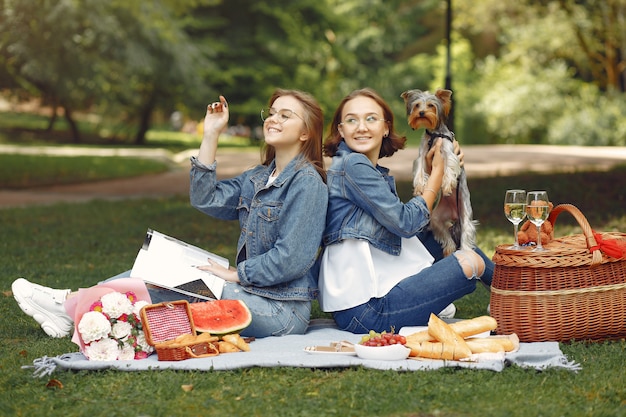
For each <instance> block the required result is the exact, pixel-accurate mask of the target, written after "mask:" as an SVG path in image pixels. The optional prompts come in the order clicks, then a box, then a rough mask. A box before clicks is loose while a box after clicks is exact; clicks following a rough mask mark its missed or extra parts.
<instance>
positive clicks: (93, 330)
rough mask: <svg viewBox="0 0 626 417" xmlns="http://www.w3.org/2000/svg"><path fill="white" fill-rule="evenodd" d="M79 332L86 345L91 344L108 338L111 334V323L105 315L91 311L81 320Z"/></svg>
mask: <svg viewBox="0 0 626 417" xmlns="http://www.w3.org/2000/svg"><path fill="white" fill-rule="evenodd" d="M78 332H79V333H80V336H81V337H82V339H83V342H84V343H91V342H94V341H96V340H100V339H102V338H105V337H108V335H109V333H110V332H111V323H110V322H109V320H108V319H107V318H106V316H105V315H104V314H102V313H99V312H97V311H89V312H87V313H85V314H84V315H83V317H82V318H81V319H80V322H79V323H78Z"/></svg>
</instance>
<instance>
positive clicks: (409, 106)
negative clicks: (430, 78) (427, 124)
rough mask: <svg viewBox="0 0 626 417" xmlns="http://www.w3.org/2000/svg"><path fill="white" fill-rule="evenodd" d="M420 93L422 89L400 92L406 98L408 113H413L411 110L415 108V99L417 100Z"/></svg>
mask: <svg viewBox="0 0 626 417" xmlns="http://www.w3.org/2000/svg"><path fill="white" fill-rule="evenodd" d="M420 94H422V91H421V90H406V91H405V92H404V93H402V94H400V97H402V99H404V104H405V106H406V114H407V115H409V114H411V111H412V110H413V108H412V107H413V100H415V97H417V96H419V95H420Z"/></svg>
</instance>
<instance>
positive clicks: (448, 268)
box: [333, 232, 494, 333]
mask: <svg viewBox="0 0 626 417" xmlns="http://www.w3.org/2000/svg"><path fill="white" fill-rule="evenodd" d="M419 238H420V240H421V241H422V243H423V244H424V245H425V246H426V248H427V249H428V250H429V252H430V253H431V254H432V255H433V257H434V258H435V263H434V264H433V265H432V266H431V267H429V268H426V269H423V270H422V271H420V272H419V273H418V274H416V275H413V276H410V277H408V278H405V279H404V280H402V281H401V282H399V283H398V284H397V285H396V286H395V287H393V288H392V289H391V291H389V292H388V293H387V294H386V295H385V296H384V297H381V298H372V299H370V300H369V301H368V302H366V303H363V304H361V305H359V306H356V307H352V308H349V309H347V310H342V311H336V312H334V313H333V317H334V319H335V321H336V322H337V325H338V326H339V328H340V329H341V330H347V331H349V332H352V333H367V332H369V331H370V330H375V331H379V332H380V331H383V330H387V331H390V330H391V329H392V328H393V329H395V331H399V330H400V328H402V327H405V326H425V325H427V324H428V319H429V317H430V314H431V313H435V314H437V313H439V312H440V311H442V310H443V309H444V308H445V307H447V306H448V304H450V303H452V302H454V301H455V300H458V299H459V298H461V297H463V296H464V295H467V294H470V293H472V292H473V291H474V290H475V289H476V282H477V281H478V280H480V281H482V282H483V283H484V284H485V285H487V286H490V285H491V279H492V277H493V270H494V264H493V262H492V261H491V259H489V258H488V257H487V256H486V255H485V254H484V253H483V252H482V251H481V250H480V249H478V248H476V249H475V253H476V254H478V255H479V256H480V258H482V260H483V262H484V270H482V265H477V264H476V263H475V262H474V259H473V254H471V253H470V254H469V255H470V256H468V254H466V253H464V252H463V251H457V252H455V253H454V254H453V255H452V256H448V257H446V258H443V252H442V249H441V246H440V245H439V243H438V242H437V241H436V240H435V239H434V237H433V235H432V233H430V232H427V233H425V234H424V235H420V236H419ZM464 269H465V271H464ZM466 271H469V274H466ZM481 271H482V274H480V272H481Z"/></svg>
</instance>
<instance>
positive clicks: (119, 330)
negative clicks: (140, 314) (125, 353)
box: [111, 321, 133, 340]
mask: <svg viewBox="0 0 626 417" xmlns="http://www.w3.org/2000/svg"><path fill="white" fill-rule="evenodd" d="M132 330H133V326H131V325H130V323H128V322H127V321H118V322H117V323H115V324H114V325H113V327H111V337H114V338H116V339H118V340H126V339H127V338H128V336H130V332H131V331H132Z"/></svg>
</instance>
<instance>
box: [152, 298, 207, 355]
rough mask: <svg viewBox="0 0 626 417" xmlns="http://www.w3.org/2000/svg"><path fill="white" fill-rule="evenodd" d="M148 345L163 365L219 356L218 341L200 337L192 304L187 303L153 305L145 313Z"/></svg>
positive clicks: (203, 336) (205, 334)
mask: <svg viewBox="0 0 626 417" xmlns="http://www.w3.org/2000/svg"><path fill="white" fill-rule="evenodd" d="M140 314H141V321H142V324H143V331H144V334H145V335H146V341H147V342H148V343H149V344H150V345H151V346H154V348H155V350H156V352H157V356H158V358H159V360H160V361H180V360H185V359H190V358H204V357H208V356H215V355H218V354H219V350H218V348H217V345H216V344H214V342H217V340H218V338H217V337H215V336H211V335H209V334H208V333H202V334H200V335H197V334H196V328H195V326H194V324H193V318H192V316H191V310H190V308H189V303H188V302H187V301H185V300H181V301H171V302H166V303H159V304H151V305H147V306H145V307H143V308H142V309H141V313H140Z"/></svg>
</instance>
